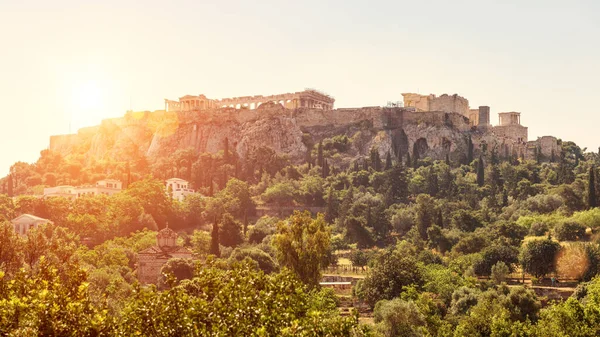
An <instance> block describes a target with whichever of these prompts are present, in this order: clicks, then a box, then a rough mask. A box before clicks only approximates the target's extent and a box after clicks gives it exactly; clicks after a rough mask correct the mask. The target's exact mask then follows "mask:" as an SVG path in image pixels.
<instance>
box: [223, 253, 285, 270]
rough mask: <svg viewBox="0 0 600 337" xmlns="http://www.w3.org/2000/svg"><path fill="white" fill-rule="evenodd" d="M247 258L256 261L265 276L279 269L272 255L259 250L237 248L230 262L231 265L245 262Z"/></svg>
mask: <svg viewBox="0 0 600 337" xmlns="http://www.w3.org/2000/svg"><path fill="white" fill-rule="evenodd" d="M246 258H248V259H250V260H252V261H254V262H255V263H256V265H257V267H258V268H259V269H260V270H262V271H264V272H265V274H269V273H272V272H274V271H277V270H278V269H279V266H278V265H277V263H276V262H275V260H273V258H272V257H271V255H269V254H267V253H265V252H263V251H262V250H260V249H258V248H247V249H240V248H236V249H235V250H234V251H233V253H231V256H230V257H229V262H230V263H231V262H233V261H243V260H244V259H246Z"/></svg>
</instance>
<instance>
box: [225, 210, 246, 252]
mask: <svg viewBox="0 0 600 337" xmlns="http://www.w3.org/2000/svg"><path fill="white" fill-rule="evenodd" d="M242 242H244V236H243V234H242V224H241V223H240V222H239V221H236V220H235V219H234V218H233V216H231V214H229V213H225V214H224V215H223V216H222V217H221V223H220V225H219V243H220V244H222V245H223V246H226V247H236V246H238V245H239V244H241V243H242Z"/></svg>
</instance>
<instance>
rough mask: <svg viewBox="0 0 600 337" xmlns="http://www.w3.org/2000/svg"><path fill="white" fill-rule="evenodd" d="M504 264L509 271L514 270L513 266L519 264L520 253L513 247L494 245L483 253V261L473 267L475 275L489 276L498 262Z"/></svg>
mask: <svg viewBox="0 0 600 337" xmlns="http://www.w3.org/2000/svg"><path fill="white" fill-rule="evenodd" d="M500 261H502V262H504V263H505V264H506V265H507V266H508V269H509V270H511V271H512V270H513V265H514V264H516V263H518V262H519V251H518V250H517V249H516V248H514V247H511V246H501V245H492V246H490V247H487V248H485V249H484V250H483V251H482V252H481V260H479V261H478V262H477V263H475V265H474V266H473V269H474V271H475V274H477V275H481V276H489V275H490V274H491V273H492V267H493V266H494V265H495V264H497V263H498V262H500Z"/></svg>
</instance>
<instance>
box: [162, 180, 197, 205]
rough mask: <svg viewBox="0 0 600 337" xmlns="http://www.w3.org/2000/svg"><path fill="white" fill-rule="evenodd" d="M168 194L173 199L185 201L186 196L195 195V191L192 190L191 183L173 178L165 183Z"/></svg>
mask: <svg viewBox="0 0 600 337" xmlns="http://www.w3.org/2000/svg"><path fill="white" fill-rule="evenodd" d="M165 185H166V188H167V193H169V194H170V195H171V196H172V197H173V199H177V200H179V201H183V199H185V197H186V196H188V195H190V194H194V190H193V189H191V188H190V183H189V182H187V181H186V180H183V179H179V178H171V179H168V180H167V181H166V182H165Z"/></svg>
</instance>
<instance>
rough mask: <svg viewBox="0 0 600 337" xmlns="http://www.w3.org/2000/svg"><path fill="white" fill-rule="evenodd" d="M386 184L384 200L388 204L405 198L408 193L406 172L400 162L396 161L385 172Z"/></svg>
mask: <svg viewBox="0 0 600 337" xmlns="http://www.w3.org/2000/svg"><path fill="white" fill-rule="evenodd" d="M387 185H388V191H387V195H386V202H387V204H388V206H391V205H392V204H395V203H401V202H403V201H405V200H406V196H407V194H408V182H407V181H406V172H405V170H404V167H403V166H402V163H401V162H398V163H396V164H395V165H394V166H393V167H392V169H391V170H390V171H388V172H387Z"/></svg>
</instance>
